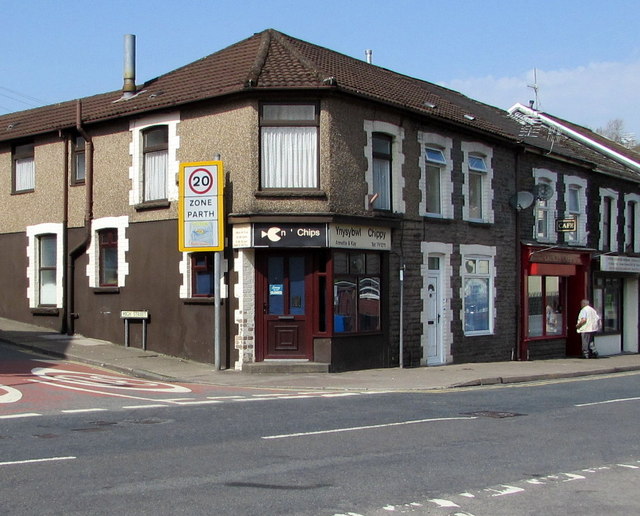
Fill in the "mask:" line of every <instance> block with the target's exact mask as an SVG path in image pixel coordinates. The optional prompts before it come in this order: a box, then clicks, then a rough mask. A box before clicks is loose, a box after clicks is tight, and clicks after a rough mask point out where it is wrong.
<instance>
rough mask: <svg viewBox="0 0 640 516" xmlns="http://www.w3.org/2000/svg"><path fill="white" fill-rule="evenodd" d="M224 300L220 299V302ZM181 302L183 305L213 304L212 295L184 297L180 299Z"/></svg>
mask: <svg viewBox="0 0 640 516" xmlns="http://www.w3.org/2000/svg"><path fill="white" fill-rule="evenodd" d="M223 301H224V300H222V299H221V300H220V304H222V303H223ZM182 302H183V303H184V304H185V305H213V303H214V302H215V300H214V298H213V297H186V298H183V299H182Z"/></svg>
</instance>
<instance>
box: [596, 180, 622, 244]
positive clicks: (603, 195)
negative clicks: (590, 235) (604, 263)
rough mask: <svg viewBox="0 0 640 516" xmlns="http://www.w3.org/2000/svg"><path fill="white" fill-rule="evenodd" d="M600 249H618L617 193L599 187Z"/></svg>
mask: <svg viewBox="0 0 640 516" xmlns="http://www.w3.org/2000/svg"><path fill="white" fill-rule="evenodd" d="M600 249H601V250H602V251H617V250H618V193H617V192H615V191H614V190H611V189H608V188H600Z"/></svg>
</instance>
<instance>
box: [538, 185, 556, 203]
mask: <svg viewBox="0 0 640 516" xmlns="http://www.w3.org/2000/svg"><path fill="white" fill-rule="evenodd" d="M533 195H534V196H535V198H536V199H538V200H539V201H548V200H549V199H551V197H553V187H552V186H551V185H548V184H546V183H538V184H537V185H535V186H534V187H533Z"/></svg>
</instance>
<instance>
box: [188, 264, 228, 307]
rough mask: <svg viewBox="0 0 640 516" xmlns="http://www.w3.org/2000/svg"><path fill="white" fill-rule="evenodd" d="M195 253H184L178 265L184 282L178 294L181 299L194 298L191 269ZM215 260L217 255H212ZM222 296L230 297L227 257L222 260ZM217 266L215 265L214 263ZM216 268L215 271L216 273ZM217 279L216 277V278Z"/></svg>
mask: <svg viewBox="0 0 640 516" xmlns="http://www.w3.org/2000/svg"><path fill="white" fill-rule="evenodd" d="M192 254H193V253H182V258H181V260H180V263H179V265H178V272H179V274H180V276H181V277H182V283H181V285H180V289H179V292H178V295H179V297H180V299H192V298H193V292H192V289H193V283H192V277H191V276H192V270H191V255H192ZM212 259H213V260H215V257H212ZM220 262H221V263H220V268H221V269H222V270H221V271H220V275H221V278H220V298H222V299H226V298H227V297H228V289H227V285H226V283H225V280H224V278H225V277H226V273H227V270H228V266H229V262H228V261H227V260H225V259H222V260H220ZM214 267H215V265H214ZM215 272H216V271H215V269H214V271H213V273H214V275H215ZM214 281H215V278H214ZM196 299H211V298H207V297H197V298H196Z"/></svg>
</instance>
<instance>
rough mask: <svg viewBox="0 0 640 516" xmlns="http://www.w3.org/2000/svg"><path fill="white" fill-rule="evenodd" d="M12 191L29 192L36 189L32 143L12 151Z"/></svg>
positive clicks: (18, 146) (19, 146)
mask: <svg viewBox="0 0 640 516" xmlns="http://www.w3.org/2000/svg"><path fill="white" fill-rule="evenodd" d="M13 167H14V185H13V188H14V191H15V192H29V191H32V190H34V189H35V187H36V167H35V161H34V147H33V143H27V144H24V145H17V146H16V147H15V148H14V151H13Z"/></svg>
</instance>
